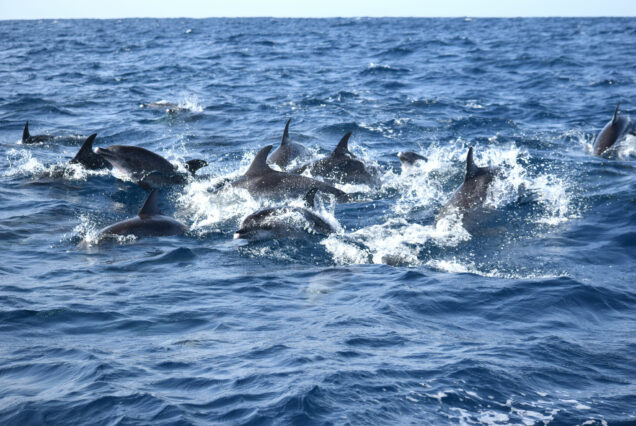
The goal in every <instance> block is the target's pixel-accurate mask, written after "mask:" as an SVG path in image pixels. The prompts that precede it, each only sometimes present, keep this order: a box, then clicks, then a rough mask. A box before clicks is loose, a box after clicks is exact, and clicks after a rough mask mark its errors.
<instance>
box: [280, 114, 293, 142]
mask: <svg viewBox="0 0 636 426" xmlns="http://www.w3.org/2000/svg"><path fill="white" fill-rule="evenodd" d="M290 122H291V118H290V119H289V120H287V124H285V131H284V132H283V138H282V139H281V140H280V145H281V146H283V145H287V144H288V143H289V123H290Z"/></svg>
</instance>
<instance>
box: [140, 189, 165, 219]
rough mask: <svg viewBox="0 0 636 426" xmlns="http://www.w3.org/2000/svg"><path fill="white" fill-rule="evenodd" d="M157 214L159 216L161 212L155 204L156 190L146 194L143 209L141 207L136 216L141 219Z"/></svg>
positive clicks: (157, 204) (156, 203)
mask: <svg viewBox="0 0 636 426" xmlns="http://www.w3.org/2000/svg"><path fill="white" fill-rule="evenodd" d="M157 214H161V211H159V203H158V202H157V190H156V189H153V190H152V191H150V194H148V198H146V201H145V202H144V205H143V207H141V209H140V210H139V213H137V215H138V216H142V217H143V216H152V215H157Z"/></svg>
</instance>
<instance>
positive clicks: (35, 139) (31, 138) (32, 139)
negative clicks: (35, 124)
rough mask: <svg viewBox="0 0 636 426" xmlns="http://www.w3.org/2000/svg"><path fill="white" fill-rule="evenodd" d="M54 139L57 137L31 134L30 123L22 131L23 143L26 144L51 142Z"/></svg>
mask: <svg viewBox="0 0 636 426" xmlns="http://www.w3.org/2000/svg"><path fill="white" fill-rule="evenodd" d="M53 139H55V136H51V135H31V133H29V122H28V121H27V122H26V124H25V125H24V130H22V143H24V144H31V143H40V142H50V141H52V140H53Z"/></svg>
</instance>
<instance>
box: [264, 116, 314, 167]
mask: <svg viewBox="0 0 636 426" xmlns="http://www.w3.org/2000/svg"><path fill="white" fill-rule="evenodd" d="M290 122H291V118H290V119H289V120H287V124H285V130H284V131H283V138H282V139H281V141H280V145H279V146H278V148H276V149H275V150H274V152H272V154H271V155H270V156H269V158H268V159H267V162H268V163H270V164H276V165H277V166H278V167H280V168H281V169H284V168H285V167H287V166H289V164H290V163H291V162H292V161H293V160H295V159H297V158H301V157H306V156H307V155H308V154H309V151H308V150H307V148H305V147H304V146H302V145H301V144H299V143H296V142H292V141H291V140H290V139H289V123H290Z"/></svg>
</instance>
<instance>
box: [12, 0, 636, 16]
mask: <svg viewBox="0 0 636 426" xmlns="http://www.w3.org/2000/svg"><path fill="white" fill-rule="evenodd" d="M251 16H255V17H256V16H275V17H316V18H322V17H335V16H342V17H357V16H374V17H377V16H417V17H420V16H421V17H462V16H470V17H500V16H502V17H516V16H636V0H610V1H607V2H604V1H599V0H570V1H560V0H436V1H431V0H420V1H418V0H260V1H259V0H208V1H206V0H102V1H100V0H0V20H5V19H43V18H47V19H57V18H134V17H156V18H177V17H192V18H206V17H251Z"/></svg>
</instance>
